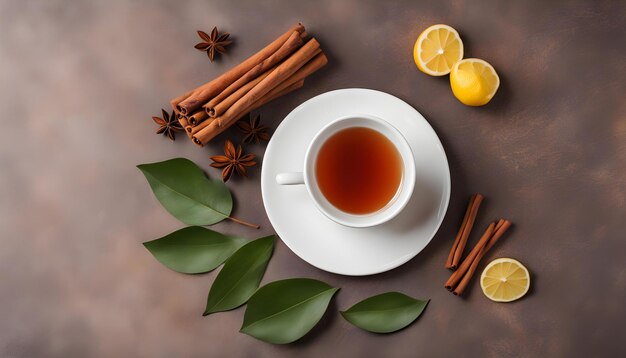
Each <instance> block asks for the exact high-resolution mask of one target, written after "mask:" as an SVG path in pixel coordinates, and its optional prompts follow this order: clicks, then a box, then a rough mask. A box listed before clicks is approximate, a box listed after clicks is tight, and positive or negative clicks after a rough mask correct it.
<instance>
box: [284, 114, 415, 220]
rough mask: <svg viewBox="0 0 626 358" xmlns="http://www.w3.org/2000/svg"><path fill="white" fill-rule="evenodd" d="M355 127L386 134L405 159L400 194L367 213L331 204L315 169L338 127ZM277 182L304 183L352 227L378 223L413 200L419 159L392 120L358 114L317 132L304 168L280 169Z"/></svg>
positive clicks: (332, 213) (314, 196)
mask: <svg viewBox="0 0 626 358" xmlns="http://www.w3.org/2000/svg"><path fill="white" fill-rule="evenodd" d="M352 127H365V128H370V129H373V130H375V131H377V132H378V133H380V134H382V135H384V136H385V137H386V138H387V139H389V141H391V143H393V144H394V145H395V147H396V149H397V150H398V154H399V155H400V158H401V159H402V179H401V181H400V185H399V187H398V191H397V192H396V195H395V196H394V197H393V198H392V199H391V200H390V201H389V202H388V203H387V205H385V206H384V207H383V208H381V209H379V210H378V211H375V212H372V213H368V214H363V215H356V214H351V213H347V212H344V211H342V210H340V209H338V208H336V207H335V206H334V205H333V204H331V203H330V202H329V201H328V200H327V199H326V197H324V195H323V194H322V192H321V191H320V188H319V186H318V185H317V177H316V173H315V163H316V161H317V155H318V152H319V150H320V148H321V147H322V145H323V144H324V142H326V140H327V139H328V138H330V137H331V136H332V135H333V134H335V133H337V132H338V131H340V130H342V129H346V128H352ZM276 182H277V183H278V184H280V185H295V184H304V186H305V187H306V189H307V191H308V192H309V194H310V196H311V198H312V199H313V202H314V203H315V205H316V206H317V208H318V209H319V210H320V211H321V212H322V213H323V214H324V215H326V216H327V217H328V218H330V219H331V220H333V221H335V222H337V223H339V224H342V225H346V226H351V227H368V226H375V225H379V224H382V223H384V222H386V221H389V220H391V219H392V218H393V217H395V216H396V215H398V213H400V211H402V209H404V207H405V206H406V204H407V203H408V202H409V199H410V198H411V195H412V194H413V188H414V186H415V161H414V159H413V152H412V151H411V147H410V146H409V143H408V142H407V141H406V139H405V138H404V136H402V134H401V133H400V132H399V131H398V130H397V129H396V128H394V127H393V126H392V125H391V124H389V123H387V122H386V121H384V120H382V119H380V118H377V117H374V116H371V115H366V114H354V115H350V116H346V117H342V118H338V119H336V120H334V121H332V122H331V123H329V124H328V125H326V126H325V127H324V128H322V129H321V130H320V131H319V132H318V133H317V134H316V135H315V137H314V138H313V140H312V141H311V143H310V144H309V147H308V148H307V151H306V154H305V157H304V172H291V173H280V174H278V175H276Z"/></svg>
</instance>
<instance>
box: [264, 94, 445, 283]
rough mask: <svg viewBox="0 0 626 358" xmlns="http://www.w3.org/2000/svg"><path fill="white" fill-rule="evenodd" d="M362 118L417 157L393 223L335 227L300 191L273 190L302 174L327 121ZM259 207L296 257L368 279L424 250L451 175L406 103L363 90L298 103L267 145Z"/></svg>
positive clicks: (441, 154)
mask: <svg viewBox="0 0 626 358" xmlns="http://www.w3.org/2000/svg"><path fill="white" fill-rule="evenodd" d="M354 113H366V114H370V115H373V116H376V117H379V118H382V119H384V120H386V121H388V122H389V123H390V124H391V125H393V126H394V127H396V128H397V129H398V130H399V131H400V132H401V133H402V134H403V135H404V136H405V137H406V139H407V141H408V142H409V145H410V146H411V149H412V150H413V155H414V157H415V171H416V182H415V190H414V192H413V197H412V198H411V200H410V201H409V203H408V205H407V206H406V207H405V208H404V210H403V211H402V212H401V213H400V214H399V215H398V216H397V217H396V218H394V219H393V220H391V221H389V222H387V223H385V224H382V225H379V226H375V227H370V228H351V227H347V226H343V225H340V224H337V223H335V222H333V221H331V220H330V219H328V218H327V217H326V216H325V215H324V214H322V213H321V212H320V211H319V210H318V209H317V208H316V207H315V204H313V201H312V200H311V198H310V197H309V194H308V193H307V190H306V188H305V187H304V185H291V186H284V185H278V184H277V183H276V180H275V178H276V174H278V173H284V172H295V171H302V169H303V165H304V154H305V151H306V149H307V146H308V144H309V142H310V141H311V139H312V138H313V136H315V134H316V133H317V132H318V131H319V130H320V129H321V128H322V127H324V126H325V125H326V124H328V123H329V122H331V121H332V120H334V119H336V118H339V117H342V116H347V115H350V114H354ZM261 190H262V194H263V204H264V205H265V210H266V211H267V215H268V217H269V219H270V221H271V223H272V225H273V226H274V229H275V230H276V233H277V234H278V235H279V236H280V238H281V239H282V240H283V242H284V243H285V244H286V245H287V246H288V247H289V248H290V249H291V250H292V251H293V252H294V253H295V254H296V255H298V256H300V258H302V259H303V260H305V261H306V262H308V263H310V264H311V265H313V266H315V267H318V268H320V269H322V270H325V271H329V272H333V273H337V274H342V275H352V276H360V275H371V274H376V273H380V272H384V271H388V270H391V269H393V268H396V267H398V266H400V265H402V264H404V263H405V262H407V261H409V260H410V259H411V258H413V257H414V256H415V255H417V254H418V253H419V252H420V251H422V250H423V249H424V247H426V245H427V244H428V243H429V242H430V240H431V239H432V238H433V236H434V235H435V233H436V232H437V230H438V229H439V225H441V222H442V221H443V218H444V216H445V213H446V210H447V208H448V202H449V200H450V170H449V168H448V160H447V159H446V153H445V151H444V150H443V146H442V145H441V142H440V141H439V138H438V137H437V134H436V133H435V131H434V130H433V129H432V127H431V126H430V125H429V124H428V122H426V120H425V119H424V117H423V116H422V115H421V114H420V113H419V112H417V111H416V110H415V109H414V108H413V107H411V106H410V105H408V104H407V103H405V102H404V101H402V100H400V99H398V98H396V97H394V96H392V95H390V94H387V93H384V92H379V91H374V90H369V89H359V88H351V89H342V90H336V91H331V92H327V93H324V94H321V95H319V96H317V97H314V98H311V99H310V100H308V101H306V102H304V103H302V104H301V105H300V106H298V107H297V108H296V109H294V110H293V111H291V113H289V115H287V117H286V118H285V119H284V120H283V121H282V123H281V124H280V125H279V126H278V128H277V129H276V131H275V132H274V134H273V136H272V139H271V140H270V142H269V144H268V146H267V150H266V152H265V157H264V159H263V169H262V173H261Z"/></svg>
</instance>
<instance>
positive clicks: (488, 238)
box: [444, 194, 511, 296]
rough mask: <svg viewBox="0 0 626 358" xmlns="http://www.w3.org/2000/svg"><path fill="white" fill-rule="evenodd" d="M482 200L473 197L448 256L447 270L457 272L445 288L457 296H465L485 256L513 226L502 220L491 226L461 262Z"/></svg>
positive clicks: (475, 196)
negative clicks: (466, 289) (464, 292)
mask: <svg viewBox="0 0 626 358" xmlns="http://www.w3.org/2000/svg"><path fill="white" fill-rule="evenodd" d="M482 200H483V196H482V195H480V194H474V195H472V198H471V199H470V202H469V204H468V206H467V210H466V212H465V216H464V218H463V222H462V223H461V227H460V228H459V232H458V234H457V235H456V239H455V240H454V244H453V245H452V249H451V250H450V254H449V255H448V260H447V261H446V268H449V269H452V270H456V271H454V273H453V274H452V276H450V278H449V279H448V281H446V283H445V285H444V287H445V288H446V289H447V290H449V291H452V293H453V294H455V295H457V296H460V295H461V294H463V291H465V288H467V285H468V284H469V282H470V280H471V279H472V277H473V276H474V273H475V272H476V269H477V268H478V264H480V260H482V258H483V256H485V254H486V253H487V252H488V251H489V250H491V248H492V247H493V245H495V243H496V242H498V240H499V239H500V238H501V237H502V235H503V234H504V233H505V232H506V231H507V230H508V229H509V227H510V226H511V222H510V221H509V220H506V219H500V220H498V222H492V223H491V224H489V226H488V227H487V230H486V231H485V233H484V234H483V235H482V236H481V238H480V240H478V243H476V245H475V246H474V248H473V249H472V251H470V253H469V254H468V255H467V257H465V259H464V260H463V261H462V262H461V256H462V255H463V250H464V249H465V245H466V244H467V239H468V237H469V234H470V232H471V231H472V228H473V226H474V221H475V220H476V215H477V214H478V208H479V207H480V203H481V202H482ZM459 263H460V265H459Z"/></svg>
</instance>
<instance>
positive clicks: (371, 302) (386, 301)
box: [341, 292, 430, 333]
mask: <svg viewBox="0 0 626 358" xmlns="http://www.w3.org/2000/svg"><path fill="white" fill-rule="evenodd" d="M429 301H430V300H426V301H423V300H417V299H415V298H413V297H409V296H407V295H405V294H402V293H400V292H387V293H383V294H380V295H376V296H372V297H370V298H366V299H364V300H363V301H361V302H359V303H357V304H355V305H354V306H352V307H350V308H349V309H348V310H346V311H341V315H342V316H343V318H345V319H346V320H347V321H348V322H350V323H352V324H353V325H355V326H357V327H359V328H362V329H364V330H366V331H370V332H375V333H390V332H394V331H397V330H399V329H402V328H404V327H406V326H408V325H409V324H411V322H413V321H415V319H417V317H419V315H420V314H421V313H422V312H423V311H424V308H426V305H428V302H429Z"/></svg>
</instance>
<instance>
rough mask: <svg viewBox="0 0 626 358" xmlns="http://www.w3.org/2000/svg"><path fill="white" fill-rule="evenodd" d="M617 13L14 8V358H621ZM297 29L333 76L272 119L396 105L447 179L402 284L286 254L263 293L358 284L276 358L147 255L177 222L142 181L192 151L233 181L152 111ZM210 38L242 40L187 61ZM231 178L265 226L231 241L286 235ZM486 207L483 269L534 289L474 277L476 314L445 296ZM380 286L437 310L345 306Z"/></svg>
mask: <svg viewBox="0 0 626 358" xmlns="http://www.w3.org/2000/svg"><path fill="white" fill-rule="evenodd" d="M625 18H626V3H624V2H618V1H591V0H589V1H568V2H558V1H508V0H503V1H480V2H478V1H471V2H470V1H452V2H448V1H441V0H434V1H420V2H415V1H404V2H400V1H398V2H384V3H383V2H382V1H381V2H378V1H376V2H375V1H306V2H304V1H298V2H295V1H263V2H260V1H241V2H235V1H206V0H205V1H189V2H184V1H80V2H79V1H69V0H68V1H57V0H49V1H18V0H13V1H10V0H2V1H0V109H1V112H0V113H1V118H2V119H1V121H2V127H1V128H2V130H1V131H0V168H1V171H0V195H1V202H0V229H1V237H0V240H1V243H2V245H1V248H0V317H1V318H0V356H2V357H39V356H47V357H88V356H94V357H133V356H137V357H192V356H219V357H227V356H250V357H251V356H264V357H274V356H280V355H285V356H289V355H293V356H299V357H309V356H342V357H365V356H428V357H438V356H441V357H450V356H483V357H501V356H527V357H530V356H536V357H539V356H542V357H548V356H550V357H572V356H602V355H607V356H618V355H622V356H623V355H624V348H623V342H621V341H620V339H619V338H618V336H619V335H623V333H624V320H625V318H626V317H625V316H626V314H625V312H626V309H625V307H624V302H625V301H626V267H625V266H626V264H625V259H626V254H625V253H626V237H625V234H624V233H625V232H626V220H625V219H626V218H625V216H626V215H625V214H626V179H625V175H626V118H625V116H626V104H625V103H626V102H625V101H624V99H625V98H624V94H625V93H626V85H625V81H626V76H625V74H626V71H625V63H626V62H625V55H626V41H624V34H625V33H626V20H625ZM297 21H302V22H303V23H304V24H305V25H306V26H307V29H308V30H309V32H310V33H311V34H313V35H315V36H316V37H317V38H318V39H319V40H320V42H321V43H322V44H323V47H324V49H325V51H326V52H327V53H328V56H329V58H330V65H329V66H327V68H325V69H324V70H323V71H320V72H319V73H318V74H316V75H315V77H314V78H311V79H310V80H307V83H306V85H305V88H304V89H302V90H300V91H299V92H297V93H295V94H293V95H290V96H288V97H286V98H282V99H280V100H279V101H277V102H275V103H272V104H270V105H268V106H265V107H264V108H263V109H262V110H261V111H260V112H259V113H261V114H262V118H263V120H264V121H266V122H267V123H268V124H271V125H272V127H275V126H276V125H277V124H278V123H279V122H280V121H281V119H282V118H284V116H285V115H286V114H287V113H288V112H289V111H290V110H291V109H293V108H294V107H295V106H296V105H298V104H299V103H301V102H303V101H305V100H306V99H308V98H310V97H312V96H314V95H317V94H319V93H322V92H325V91H328V90H333V89H337V88H346V87H366V88H374V89H378V90H382V91H386V92H389V93H391V94H394V95H396V96H398V97H400V98H402V99H404V100H405V101H407V102H408V103H410V104H411V105H413V106H414V107H415V108H417V109H418V110H419V111H420V112H421V113H422V114H423V115H424V116H425V117H426V118H427V119H428V121H429V122H430V123H431V124H432V126H433V127H434V128H435V130H436V131H437V133H438V134H439V136H440V138H441V140H442V142H443V144H444V147H445V149H446V152H447V154H448V159H449V161H450V167H451V172H452V184H453V186H452V198H451V202H450V208H449V210H448V213H447V215H446V218H445V221H444V223H443V225H442V227H441V229H440V230H439V233H438V234H437V235H436V237H435V238H434V239H433V241H432V242H431V244H430V245H429V246H428V247H427V248H426V249H425V250H424V251H423V252H422V253H421V254H419V255H418V256H417V257H416V258H415V259H413V260H412V261H410V262H409V263H407V264H405V265H404V266H402V267H400V268H398V269H395V270H393V271H391V272H387V273H384V274H380V275H376V276H372V277H361V278H353V277H343V276H338V275H333V274H329V273H326V272H322V271H320V270H317V269H315V268H313V267H312V266H310V265H308V264H307V263H305V262H303V261H302V260H300V259H299V258H298V257H296V256H295V255H294V254H293V253H292V252H291V251H290V250H289V249H288V248H286V246H285V245H284V244H282V242H280V243H279V244H278V246H277V249H276V252H275V255H274V258H273V259H272V261H271V262H270V265H269V268H268V271H267V274H266V275H265V278H264V282H269V281H273V280H276V279H281V278H288V277H297V276H306V277H313V278H318V279H322V280H324V281H326V282H328V283H330V284H332V285H335V286H339V287H342V288H343V289H342V290H341V291H340V293H339V294H338V296H337V297H336V300H335V303H333V304H332V306H331V310H330V311H329V312H328V314H327V315H326V316H325V317H324V318H323V320H322V321H321V323H320V324H319V326H318V327H316V328H315V329H314V330H313V331H312V332H311V333H310V334H309V335H308V336H307V337H305V338H304V339H303V340H301V341H299V342H297V343H295V344H292V345H288V346H274V345H270V344H266V343H263V342H260V341H257V340H255V339H254V338H251V337H249V336H246V335H244V334H240V333H238V329H239V327H240V324H241V321H242V316H243V311H244V310H243V309H238V310H235V311H233V312H228V313H220V314H216V315H212V316H210V317H202V316H201V313H202V311H203V308H204V303H205V300H206V294H207V292H208V288H209V287H210V284H211V282H212V280H213V278H214V276H215V273H211V274H207V275H199V276H185V275H182V274H177V273H175V272H172V271H170V270H168V269H166V268H165V267H163V266H162V265H160V264H159V263H158V262H157V261H156V260H154V259H153V258H152V257H151V255H150V254H149V253H148V252H147V251H146V250H145V249H144V248H143V247H142V245H141V243H142V242H143V241H147V240H151V239H154V238H157V237H159V236H162V235H164V234H167V233H169V232H171V231H174V230H176V229H178V228H181V227H182V226H183V225H182V224H181V223H180V222H178V221H177V220H176V219H174V218H173V217H171V216H170V215H169V214H168V213H167V212H166V211H165V210H163V209H162V208H161V207H160V205H159V203H158V202H157V201H156V200H155V198H154V197H153V195H152V193H151V192H150V189H149V187H148V185H147V184H146V182H145V179H144V178H143V177H142V175H141V174H140V172H139V171H138V170H137V169H136V168H135V165H136V164H139V163H146V162H153V161H159V160H165V159H169V158H172V157H187V158H190V159H192V160H194V161H196V162H197V163H199V164H200V165H201V166H202V167H203V168H206V169H207V172H208V173H209V175H211V176H213V177H217V176H218V172H217V171H216V170H214V169H211V168H209V162H210V161H209V159H208V155H209V154H210V153H216V152H217V151H218V150H219V147H220V146H221V143H220V144H213V145H211V146H209V147H208V148H203V149H199V148H197V147H195V146H194V145H192V144H191V143H190V142H188V141H187V140H186V139H184V138H182V137H179V140H177V141H176V142H174V143H172V142H170V141H168V140H167V139H165V138H164V137H162V136H156V135H154V131H155V125H154V124H153V123H152V121H151V120H150V117H151V116H152V115H157V114H158V113H159V110H160V108H161V107H165V106H167V103H168V100H169V99H170V98H171V97H174V96H176V95H178V94H180V93H182V92H183V91H184V90H186V89H188V88H190V87H192V86H195V85H197V84H199V83H200V82H203V81H204V80H205V79H209V78H212V77H213V76H215V75H217V74H218V73H220V72H222V71H224V70H225V69H227V68H229V67H230V66H232V65H233V64H235V63H237V62H238V61H240V60H242V59H244V58H245V57H247V55H249V54H250V53H252V52H253V51H255V50H256V49H258V48H260V47H261V46H263V45H264V44H266V43H267V42H269V40H270V39H273V38H274V37H276V36H277V35H278V34H279V33H282V32H283V31H284V30H285V29H286V28H287V27H289V26H290V25H291V24H293V23H295V22H297ZM435 23H446V24H449V25H452V26H453V27H455V28H457V29H458V30H459V32H460V34H461V36H462V38H463V41H464V43H465V46H466V54H467V56H470V57H480V58H483V59H485V60H487V61H489V62H490V63H492V64H493V65H494V67H495V68H496V69H497V70H498V73H499V74H500V78H501V80H502V85H501V88H500V90H499V92H498V94H497V95H496V97H495V98H494V100H493V102H492V103H491V104H489V105H488V106H486V107H484V108H468V107H464V106H463V105H461V104H460V103H459V102H457V101H456V99H454V97H453V96H452V93H451V91H450V88H449V84H448V79H447V77H446V78H433V77H429V76H426V75H424V74H422V73H421V72H419V71H418V70H417V69H416V67H415V65H414V63H413V59H412V48H413V43H414V41H415V39H416V38H417V36H418V34H419V33H420V32H421V31H422V30H423V29H424V28H426V27H427V26H429V25H432V24H435ZM213 25H217V26H219V28H220V29H223V30H224V31H228V32H231V33H232V34H233V37H234V40H235V42H236V44H235V45H233V46H232V47H231V51H230V53H229V54H228V55H227V56H224V57H223V58H222V59H221V60H220V61H218V62H217V63H214V64H211V63H209V62H208V60H207V58H206V56H205V55H204V54H202V53H200V52H198V51H196V50H195V49H194V48H193V45H194V44H195V43H196V42H198V38H197V37H196V34H195V31H196V30H197V29H204V30H207V31H208V30H210V29H211V28H212V26H213ZM231 135H236V134H234V133H231ZM220 142H221V141H220ZM263 150H264V147H263V146H256V147H253V151H255V152H256V153H257V154H259V155H262V154H263ZM228 185H229V187H230V188H231V189H232V190H233V192H234V196H235V199H236V201H237V205H236V209H235V213H236V215H237V216H239V217H242V218H246V219H249V220H250V221H255V222H258V223H260V224H261V225H262V229H261V230H259V231H254V230H251V229H248V228H244V227H240V226H237V225H233V224H231V223H222V224H219V225H216V226H215V228H216V229H218V230H221V231H224V232H227V233H233V234H239V235H243V236H245V237H250V238H253V237H257V236H260V235H265V234H269V233H272V232H273V230H272V227H271V226H270V224H269V222H268V220H267V217H266V215H265V213H264V209H263V206H262V202H261V192H260V183H259V168H256V169H255V170H254V171H253V174H252V177H251V180H247V181H242V180H233V181H232V182H229V183H228ZM474 192H481V193H483V194H485V195H486V197H487V201H486V203H485V204H484V209H483V210H481V213H480V215H479V219H478V226H477V227H478V228H484V227H485V225H486V224H487V223H488V222H489V221H490V220H492V219H494V218H496V217H498V216H505V217H507V218H510V219H511V220H512V221H513V222H514V223H515V229H514V230H512V232H511V233H510V235H507V237H505V238H504V239H503V240H502V241H501V244H499V245H498V246H497V247H496V249H495V250H494V251H493V252H492V253H490V254H489V259H493V258H496V257H502V256H511V257H515V258H517V259H519V260H521V261H522V262H524V263H525V264H526V265H527V266H528V268H529V269H530V271H531V274H532V277H533V285H532V289H531V291H530V293H529V294H528V295H527V297H525V298H524V299H522V300H520V301H518V302H515V303H512V304H496V303H492V302H490V301H489V300H487V299H486V298H485V297H484V296H483V294H482V293H481V291H480V289H479V288H478V286H477V285H476V284H474V285H473V289H471V290H469V292H467V293H468V294H467V297H466V298H464V299H461V298H458V297H454V296H452V295H451V294H450V293H448V292H447V291H445V290H444V289H443V287H442V286H443V282H444V281H445V280H446V279H447V277H448V275H449V272H448V271H447V270H445V269H444V268H443V264H444V261H445V258H446V256H447V254H448V250H449V247H450V245H451V243H452V241H453V238H454V234H455V231H456V229H457V226H458V225H459V222H460V220H461V217H462V215H463V212H464V209H465V205H466V203H467V199H468V197H469V195H470V194H471V193H474ZM320 235H323V233H320ZM473 240H476V233H475V235H474V237H473ZM388 290H401V291H403V292H405V293H407V294H410V295H413V296H416V297H421V298H431V299H432V301H431V304H430V306H429V307H428V308H427V310H426V312H425V313H424V315H423V316H422V317H421V318H420V319H419V320H418V321H417V322H416V323H415V324H414V325H413V326H411V327H409V328H408V329H405V330H403V331H401V332H399V333H396V334H393V335H387V336H385V335H374V334H370V333H366V332H364V331H361V330H359V329H357V328H355V327H353V326H351V325H349V324H348V323H347V322H346V321H344V320H343V319H342V318H341V317H340V316H339V315H338V314H337V312H336V310H337V309H345V308H347V307H348V306H349V305H351V304H352V303H354V302H356V301H357V300H360V299H362V298H364V297H367V296H369V295H372V294H376V293H380V292H383V291H388Z"/></svg>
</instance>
